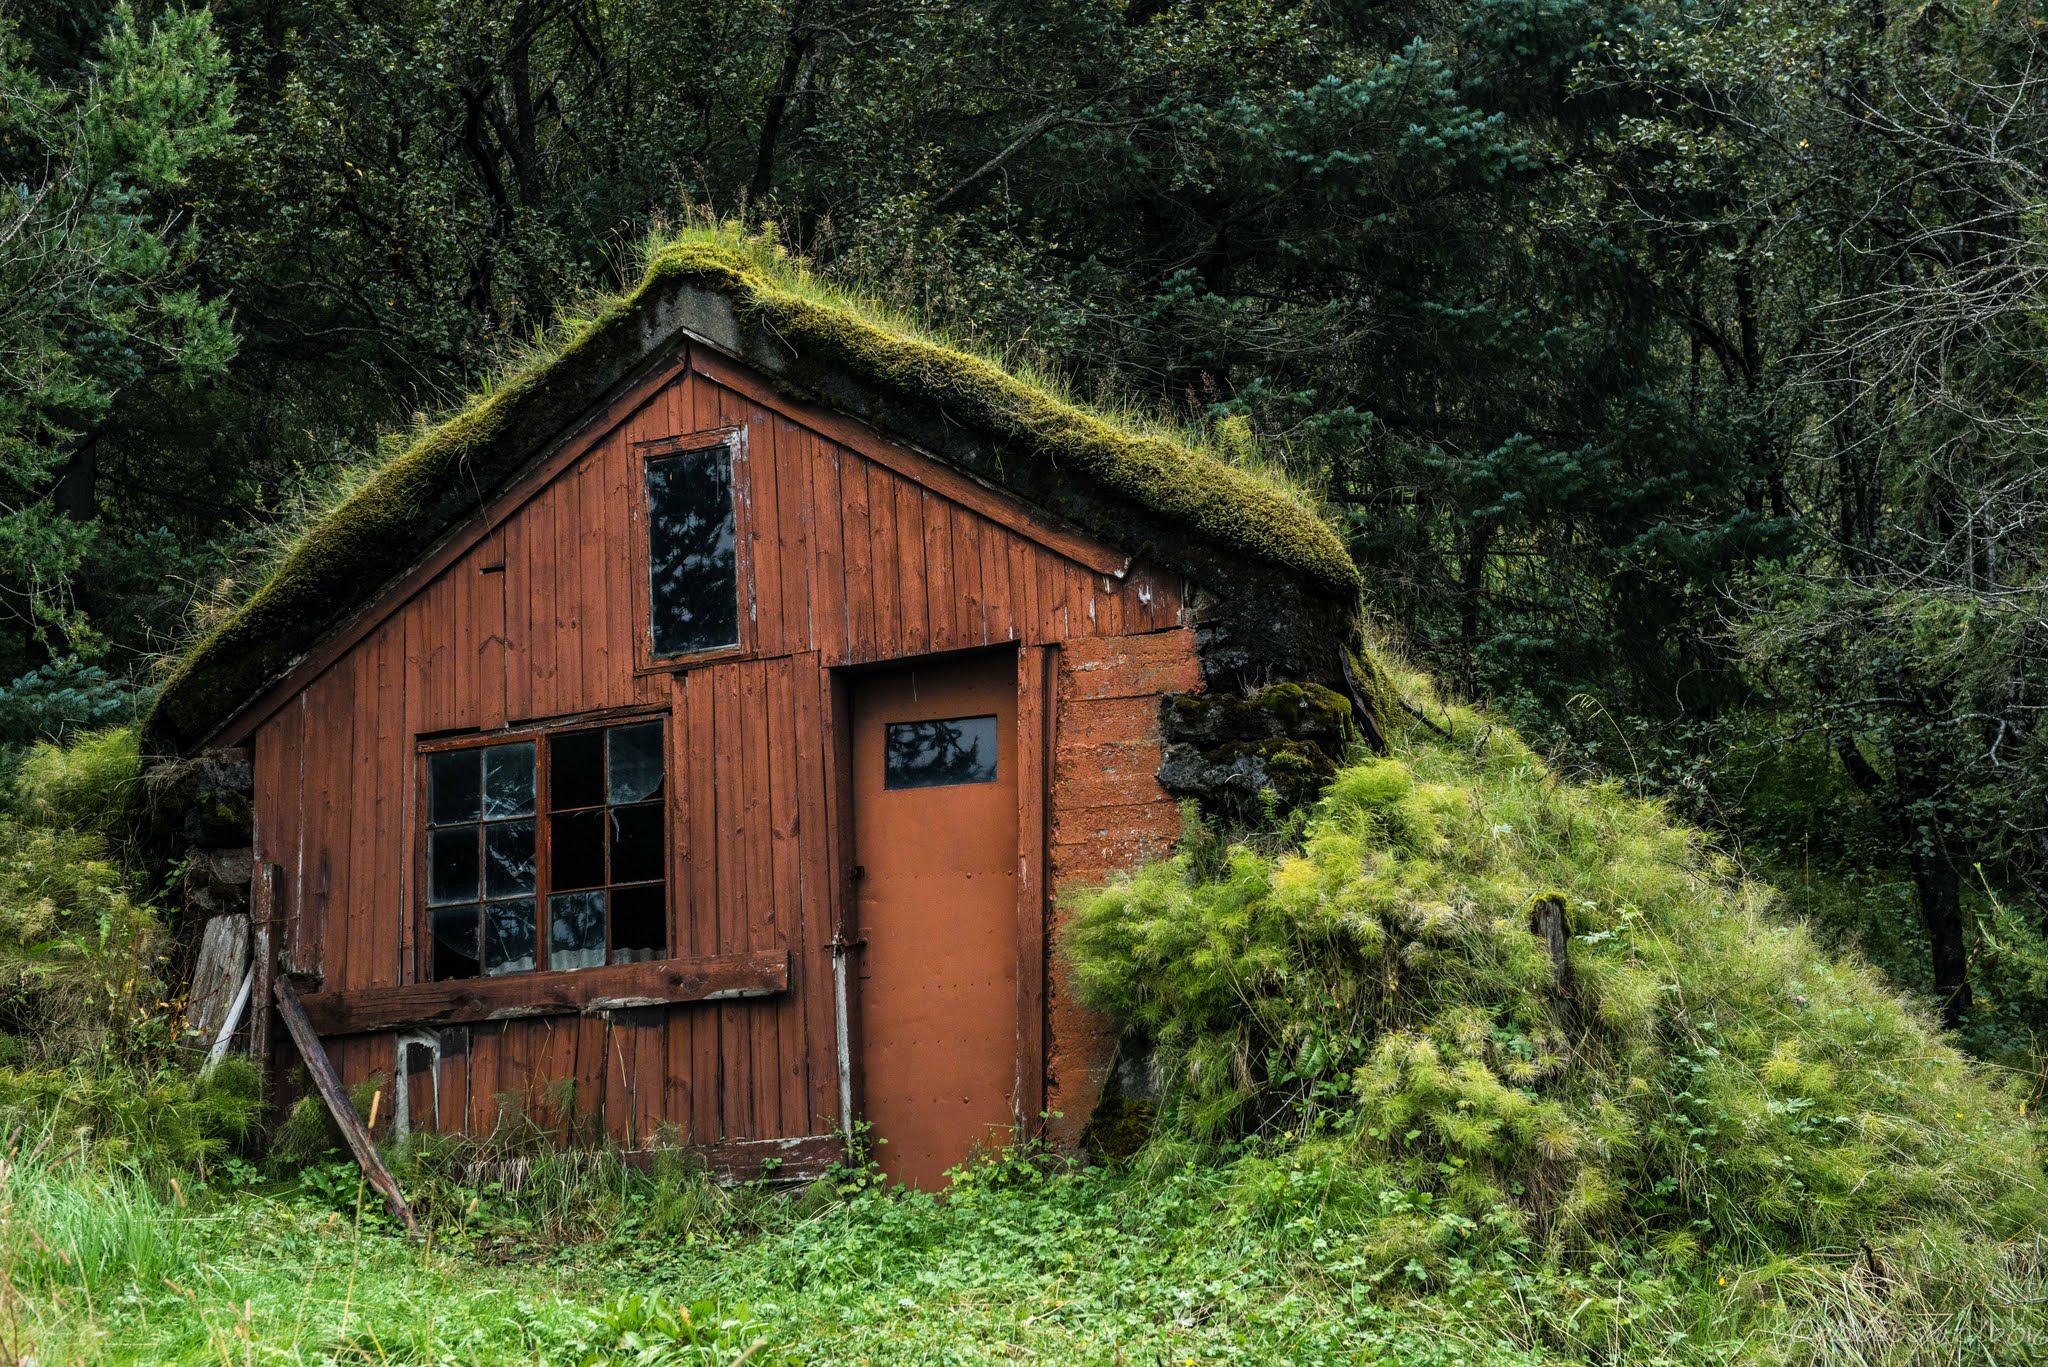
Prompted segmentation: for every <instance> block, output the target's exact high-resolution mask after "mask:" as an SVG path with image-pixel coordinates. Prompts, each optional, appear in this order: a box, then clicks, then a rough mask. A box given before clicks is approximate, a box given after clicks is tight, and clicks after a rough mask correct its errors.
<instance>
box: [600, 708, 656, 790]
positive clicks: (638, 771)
mask: <svg viewBox="0 0 2048 1367" xmlns="http://www.w3.org/2000/svg"><path fill="white" fill-rule="evenodd" d="M604 739H605V746H606V748H607V750H608V752H609V754H610V757H611V766H610V772H611V795H610V799H611V801H613V802H645V801H646V800H647V799H648V798H650V797H653V796H654V795H655V794H656V793H659V792H660V791H661V723H660V722H658V721H651V722H646V723H644V724H642V725H639V726H614V727H613V728H612V729H611V730H609V731H607V732H605V733H604Z"/></svg>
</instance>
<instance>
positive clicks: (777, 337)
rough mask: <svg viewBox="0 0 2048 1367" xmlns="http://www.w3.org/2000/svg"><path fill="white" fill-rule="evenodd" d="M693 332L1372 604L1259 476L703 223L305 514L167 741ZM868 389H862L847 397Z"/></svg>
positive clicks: (156, 732)
mask: <svg viewBox="0 0 2048 1367" xmlns="http://www.w3.org/2000/svg"><path fill="white" fill-rule="evenodd" d="M685 330H687V331H690V332H695V333H697V334H698V335H700V336H709V337H711V338H712V339H713V340H714V341H718V342H720V343H721V345H722V346H725V347H729V348H730V349H732V350H734V351H735V353H736V354H739V355H741V356H743V357H744V358H745V359H747V360H749V361H752V362H754V363H756V364H757V365H760V366H761V367H762V368H763V369H765V370H768V371H770V372H771V373H772V374H773V375H774V376H775V377H776V379H777V382H778V383H779V384H783V385H785V386H786V387H792V388H796V389H800V390H806V391H808V392H810V393H812V394H815V395H817V396H819V397H822V398H823V399H824V400H825V401H827V402H832V403H836V404H838V406H841V407H848V408H851V409H854V410H856V416H860V417H864V418H867V419H869V420H870V421H874V422H876V423H877V425H879V426H882V427H884V428H885V429H889V430H898V431H904V430H906V429H920V430H917V431H915V432H913V433H911V434H912V435H914V436H919V437H929V436H930V435H931V433H932V432H934V431H940V430H943V431H944V432H947V433H958V432H969V433H974V432H978V433H982V434H986V437H987V438H988V439H990V440H991V441H992V443H993V446H992V447H991V448H989V449H988V451H987V452H986V453H985V454H987V455H988V456H989V457H990V458H989V459H986V460H979V461H975V462H973V463H974V464H975V466H976V467H977V468H976V473H979V474H982V475H983V476H984V477H985V478H990V479H992V480H993V481H994V482H997V483H1000V484H1004V485H1006V486H1009V487H1012V488H1014V489H1016V490H1017V491H1018V492H1019V493H1021V494H1023V495H1024V496H1025V497H1026V498H1027V499H1030V500H1031V501H1034V502H1039V503H1041V504H1047V503H1048V502H1054V503H1057V505H1058V506H1057V507H1056V508H1055V509H1054V510H1055V511H1057V512H1058V513H1060V514H1061V515H1063V516H1066V517H1068V518H1070V519H1071V520H1074V521H1076V522H1078V523H1080V524H1081V525H1082V526H1083V527H1084V528H1085V529H1086V530H1090V531H1093V532H1096V533H1097V534H1100V535H1105V536H1106V537H1108V538H1109V539H1110V540H1111V541H1112V542H1114V543H1116V544H1120V545H1124V546H1125V547H1126V548H1129V545H1128V542H1129V535H1130V531H1131V528H1132V527H1133V525H1134V523H1133V522H1132V518H1133V517H1134V516H1135V517H1136V518H1137V519H1138V520H1139V522H1141V523H1152V524H1155V525H1170V526H1172V527H1173V528H1175V529H1176V530H1177V532H1178V533H1179V534H1181V535H1184V536H1185V537H1186V538H1188V540H1189V541H1190V542H1193V543H1199V544H1201V545H1202V546H1203V547H1204V548H1205V556H1204V559H1205V560H1206V561H1207V562H1209V563H1224V562H1229V561H1231V560H1241V561H1245V562H1251V563H1252V564H1257V565H1263V566H1264V567H1265V568H1266V570H1267V571H1268V572H1272V571H1277V572H1279V573H1280V574H1281V575H1282V576H1284V577H1285V578H1287V579H1290V580H1293V581H1295V582H1296V583H1297V584H1299V585H1300V586H1301V587H1303V588H1305V589H1307V590H1309V591H1311V592H1312V593H1313V594H1314V595H1315V596H1316V597H1318V598H1327V599H1343V600H1347V601H1349V602H1352V603H1355V602H1356V600H1357V593H1358V587H1359V579H1358V572H1357V569H1356V568H1355V567H1354V566H1353V565H1352V563H1351V560H1350V557H1349V556H1348V555H1347V554H1346V552H1345V549H1344V545H1343V543H1342V541H1340V540H1339V539H1338V537H1337V535H1336V534H1335V532H1333V531H1332V530H1331V528H1330V527H1329V526H1328V524H1326V523H1325V522H1324V521H1323V520H1322V518H1321V517H1320V516H1318V515H1317V514H1316V513H1315V512H1314V511H1312V510H1311V509H1309V508H1307V507H1306V506H1304V505H1303V503H1301V502H1300V501H1297V500H1296V499H1295V498H1292V497H1289V496H1288V494H1287V493H1285V492H1283V491H1282V490H1280V489H1278V488H1276V487H1274V486H1273V485H1272V484H1270V483H1268V482H1267V481H1266V480H1264V479H1262V478H1260V477H1259V476H1257V475H1255V474H1252V473H1250V472H1248V471H1245V470H1242V469H1239V468H1236V467H1233V466H1231V465H1228V464H1226V463H1224V462H1223V461H1221V460H1219V459H1217V458H1216V457H1215V456H1213V455H1210V454H1208V453H1206V452H1203V451H1201V450H1198V449H1196V448H1195V447H1193V446H1192V445H1190V444H1187V443H1184V442H1181V441H1178V440H1175V439H1173V438H1172V437H1170V436H1166V435H1162V434H1160V433H1157V432H1145V431H1140V430H1137V429H1136V428H1135V426H1133V425H1130V424H1125V423H1121V422H1118V421H1115V420H1112V419H1110V418H1107V417H1104V416H1102V415H1101V414H1099V413H1095V412H1090V411H1088V410H1087V409H1084V408H1082V407H1080V406H1079V405H1077V404H1075V403H1072V402H1070V401H1068V400H1066V399H1064V398H1062V397H1060V396H1059V395H1057V394H1055V393H1053V392H1051V391H1050V389H1049V388H1048V387H1046V386H1043V385H1039V384H1034V383H1031V382H1028V381H1026V380H1024V379H1021V378H1019V377H1018V376H1017V375H1015V374H1013V373H1012V372H1010V371H1009V370H1006V369H1004V368H1003V367H1002V366H1000V365H997V364H996V363H994V362H992V361H990V360H987V359H984V358H982V357H980V356H976V355H973V354H970V353H968V352H966V351H963V350H960V349H958V348H955V347H952V346H948V345H945V344H943V343H941V342H938V341H934V340H932V339H931V338H929V337H926V336H924V335H921V334H919V333H918V332H917V331H915V330H914V329H911V328H908V327H905V326H903V325H901V324H899V323H896V322H893V321H891V320H888V319H886V318H885V317H883V316H881V315H880V314H879V313H878V312H876V311H873V310H870V309H866V308H864V307H862V306H861V305H860V303H859V301H856V300H852V299H849V298H847V297H845V296H843V295H839V294H836V293H834V292H832V291H829V290H826V289H824V288H822V287H818V286H817V285H816V283H815V282H813V281H811V280H809V279H808V278H807V277H804V276H802V275H801V274H800V273H798V272H795V271H793V270H791V269H788V268H786V267H780V266H778V263H777V261H776V260H775V258H774V257H773V256H772V255H770V254H769V253H766V252H764V251H762V250H760V249H759V248H758V247H750V246H749V245H748V244H746V243H744V242H740V241H735V240H732V239H728V238H718V237H710V238H705V237H694V238H688V239H685V240H681V241H677V242H674V243H671V244H669V245H668V246H666V247H663V248H662V249H660V250H658V251H656V252H654V253H653V254H652V255H651V257H650V260H649V264H648V267H647V271H646V273H645V275H644V276H643V277H642V279H641V281H640V283H639V285H638V286H637V287H636V288H635V289H634V290H633V291H632V292H630V293H629V294H626V295H623V296H620V297H618V298H616V299H613V300H611V301H609V302H608V303H607V304H606V305H605V306H604V307H603V308H602V309H601V310H600V311H599V312H598V313H597V315H596V316H595V317H593V318H591V319H589V320H588V321H587V322H584V323H583V324H581V325H580V326H578V327H576V328H574V329H573V330H571V331H570V332H569V334H568V337H567V340H566V341H565V342H564V343H563V344H562V345H561V346H560V347H559V348H558V349H556V350H554V351H553V352H552V353H551V354H548V355H546V356H544V357H541V358H539V359H536V360H535V361H534V362H532V363H531V364H529V365H527V366H526V367H525V368H523V369H522V370H520V371H518V372H517V373H515V374H513V375H512V376H511V377H509V378H508V379H507V380H506V381H505V382H504V383H503V384H501V385H500V386H499V387H498V388H496V389H495V390H494V391H493V392H491V393H489V394H488V395H486V396H485V397H483V398H481V399H479V400H478V401H477V402H475V403H473V404H472V405H470V406H469V407H468V408H466V409H464V410H463V411H462V412H460V413H458V414H457V415H456V416H454V417H452V418H450V419H449V420H447V421H446V422H443V423H442V424H440V425H439V426H437V427H434V428H432V429H431V430H429V431H427V432H426V433H425V434H424V435H423V436H421V437H420V438H419V439H418V440H417V441H415V442H414V443H413V444H412V445H411V446H410V447H409V448H407V449H406V450H404V451H403V452H402V453H401V454H399V455H398V456H397V457H396V458H394V459H392V460H391V461H390V462H389V463H388V464H386V465H384V466H383V467H382V468H381V469H379V470H378V471H377V472H376V473H375V474H374V475H373V476H372V477H371V478H370V479H369V480H368V481H367V482H365V483H364V484H363V485H362V487H361V488H359V489H358V490H357V491H356V492H355V493H353V494H352V495H350V496H349V497H348V498H346V499H345V500H343V501H342V502H341V503H339V504H338V505H337V506H336V507H334V508H333V509H332V510H331V511H330V512H328V513H327V514H326V515H325V516H324V517H322V518H320V519H319V520H318V521H316V522H314V523H313V524H312V525H311V526H310V527H308V528H307V529H306V531H305V532H304V533H303V534H302V535H301V536H300V537H299V538H298V540H297V541H296V543H295V544H293V545H292V547H291V548H290V550H289V551H288V552H287V553H286V554H285V555H284V556H283V557H282V559H281V560H280V561H279V562H278V564H277V567H276V569H275V571H274V572H273V573H272V574H271V575H270V577H269V578H268V579H267V580H266V581H265V582H264V583H263V584H262V585H261V587H259V588H258V589H257V590H256V592H255V593H254V594H252V595H251V596H250V597H249V598H248V600H247V601H246V602H244V603H243V604H242V606H241V607H240V608H239V609H238V610H237V611H236V612H234V613H233V614H232V615H231V616H229V617H228V618H227V619H226V620H224V621H223V622H221V623H220V624H219V625H218V626H216V627H215V628H214V629H213V630H212V631H210V632H209V633H207V634H206V635H205V636H204V637H203V638H201V639H200V640H199V641H198V642H197V644H195V645H194V646H193V647H192V649H191V650H190V651H189V652H188V653H187V654H186V655H185V656H184V657H183V659H182V660H180V661H179V662H178V663H177V665H176V667H175V669H174V671H173V673H172V674H171V676H170V677H169V679H168V680H167V681H166V682H165V684H164V686H163V688H162V690H161V692H160V693H159V695H158V698H157V701H156V704H155V707H154V708H153V710H152V712H151V715H150V718H149V721H148V724H147V728H146V740H147V743H148V744H149V745H150V747H151V748H152V749H153V750H155V751H158V752H160V753H161V752H168V753H179V752H184V751H188V750H190V749H192V748H194V747H196V746H198V745H200V744H202V743H203V742H205V741H206V740H207V739H208V738H209V737H210V736H211V735H212V734H213V733H214V732H215V731H217V730H218V729H219V728H220V726H221V725H222V724H223V723H225V722H226V721H227V720H228V719H229V718H231V717H232V716H233V715H234V713H235V712H236V711H237V710H239V709H240V708H241V707H242V706H244V705H245V704H246V703H247V702H249V701H250V700H251V699H253V698H254V697H255V696H256V695H257V694H258V693H259V692H261V691H262V690H263V689H264V688H265V687H267V686H269V685H270V684H272V683H274V682H275V681H276V680H278V679H279V678H281V677H282V676H283V675H284V674H285V673H286V672H287V671H289V670H290V669H291V667H292V666H293V665H294V664H295V663H296V662H297V661H298V660H299V659H300V658H302V657H303V656H304V654H305V653H306V652H307V651H308V650H310V649H311V648H312V647H313V646H314V645H316V644H317V643H318V642H319V641H320V640H321V639H323V638H324V637H325V636H326V635H328V634H329V633H331V632H332V631H333V630H334V629H336V628H337V627H338V626H339V625H341V624H342V623H343V622H344V621H346V620H347V619H348V618H349V617H350V616H351V615H352V614H353V613H355V612H356V611H358V610H360V609H361V608H362V607H363V606H365V605H366V604H368V603H370V602H372V601H374V599H375V598H376V596H377V595H378V593H380V592H381V591H382V590H383V588H385V587H386V586H388V585H389V584H390V583H391V582H392V580H393V579H394V578H395V577H396V575H397V574H398V573H399V572H401V571H402V570H403V569H405V568H406V567H408V566H410V565H411V564H412V563H414V562H416V561H417V560H418V558H419V557H420V556H421V555H423V554H424V553H426V552H427V551H428V550H429V549H430V548H431V547H432V546H433V545H434V544H435V543H436V542H438V541H439V540H440V539H441V538H442V537H444V536H446V535H447V534H448V533H449V532H450V531H452V530H453V529H454V528H455V527H457V526H458V525H460V524H461V523H462V522H463V521H465V520H466V519H467V518H468V517H469V516H470V515H472V514H473V513H474V512H475V511H476V510H477V509H478V508H479V507H480V506H482V505H483V504H484V503H485V502H487V501H488V500H489V499H490V498H491V497H493V496H494V495H495V494H496V493H498V492H499V491H500V490H502V489H503V488H504V487H505V486H506V485H507V484H508V483H509V482H510V481H511V480H512V479H513V478H514V477H515V476H517V475H518V474H519V473H520V472H522V471H523V470H525V469H526V468H528V467H529V466H530V465H531V464H532V463H533V462H534V461H535V460H536V459H538V458H539V457H540V456H541V455H542V454H543V453H544V452H545V451H546V450H547V449H548V448H549V447H550V446H552V445H553V444H554V443H555V442H557V441H558V440H559V439H560V438H561V437H562V436H564V435H566V434H567V433H568V432H569V431H570V430H572V429H573V428H574V427H575V426H576V425H577V424H578V423H579V422H580V421H583V420H585V419H587V418H588V417H590V416H591V415H593V414H594V413H595V412H596V411H598V410H599V409H600V408H601V406H602V405H603V404H604V403H605V401H606V400H607V399H609V398H610V397H611V396H612V395H614V394H615V393H617V392H618V391H619V390H620V389H621V388H622V387H623V386H625V385H626V384H628V383H630V382H631V381H632V380H633V379H634V378H635V377H637V376H638V375H639V374H641V373H644V371H645V370H646V369H647V368H648V367H650V366H652V365H656V364H659V363H660V362H661V361H662V360H663V359H664V358H665V357H667V356H669V355H671V354H673V353H672V344H673V342H674V341H675V339H676V337H677V335H678V334H679V333H680V332H683V331H685ZM721 332H722V333H724V334H726V335H725V336H722V337H721V336H720V335H719V334H720V333H721ZM854 387H857V388H858V390H859V397H860V402H855V403H848V402H846V399H847V396H848V394H849V393H850V392H852V389H853V388H854ZM920 415H922V416H921V417H920ZM899 417H900V418H902V419H903V421H898V420H897V419H898V418H899ZM920 422H922V424H923V426H922V428H920ZM935 424H936V425H935ZM941 444H945V443H943V442H942V443H941ZM942 454H949V453H947V452H942ZM1260 577H1262V578H1263V577H1265V576H1260Z"/></svg>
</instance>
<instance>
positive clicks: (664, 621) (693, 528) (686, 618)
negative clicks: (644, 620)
mask: <svg viewBox="0 0 2048 1367" xmlns="http://www.w3.org/2000/svg"><path fill="white" fill-rule="evenodd" d="M734 545H735V540H734V534H733V513H732V447H731V446H730V445H729V444H724V443H721V444H720V445H717V446H713V447H709V448H707V449H705V450H701V451H684V452H680V453H678V454H676V455H664V456H655V457H652V458H650V459H649V460H648V462H647V590H648V592H647V605H648V636H649V641H650V643H651V645H652V648H653V653H654V658H655V659H657V660H665V659H672V658H674V657H676V656H678V655H691V654H695V653H696V652H698V651H703V650H717V649H720V648H721V647H726V646H735V645H738V644H739V640H740V635H739V622H740V615H739V570H738V561H737V559H736V556H735V552H734Z"/></svg>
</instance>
